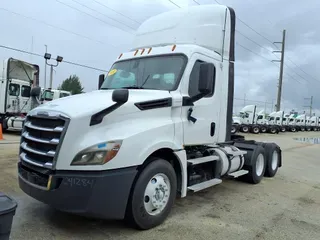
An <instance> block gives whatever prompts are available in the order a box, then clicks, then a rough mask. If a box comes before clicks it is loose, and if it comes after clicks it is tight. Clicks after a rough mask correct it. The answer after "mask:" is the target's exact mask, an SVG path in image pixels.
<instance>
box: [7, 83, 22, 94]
mask: <svg viewBox="0 0 320 240" xmlns="http://www.w3.org/2000/svg"><path fill="white" fill-rule="evenodd" d="M9 95H10V96H19V95H20V85H19V84H15V83H10V85H9Z"/></svg>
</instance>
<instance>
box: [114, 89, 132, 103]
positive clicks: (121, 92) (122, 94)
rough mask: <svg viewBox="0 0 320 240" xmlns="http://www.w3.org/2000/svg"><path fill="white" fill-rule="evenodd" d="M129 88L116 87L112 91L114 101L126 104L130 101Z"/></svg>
mask: <svg viewBox="0 0 320 240" xmlns="http://www.w3.org/2000/svg"><path fill="white" fill-rule="evenodd" d="M128 98H129V90H128V89H115V90H113V92H112V101H114V102H116V103H120V104H124V103H126V102H127V101H128Z"/></svg>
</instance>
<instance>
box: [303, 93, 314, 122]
mask: <svg viewBox="0 0 320 240" xmlns="http://www.w3.org/2000/svg"><path fill="white" fill-rule="evenodd" d="M304 99H305V100H310V105H309V106H304V107H307V108H309V109H310V112H309V114H310V117H311V116H312V104H313V96H311V98H304Z"/></svg>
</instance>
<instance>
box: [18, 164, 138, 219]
mask: <svg viewBox="0 0 320 240" xmlns="http://www.w3.org/2000/svg"><path fill="white" fill-rule="evenodd" d="M18 170H19V186H20V188H21V189H22V190H23V191H24V192H25V193H26V194H28V195H29V196H31V197H33V198H35V199H37V200H39V201H41V202H43V203H46V204H48V205H51V206H52V207H54V208H56V209H58V210H61V211H64V212H69V213H74V214H79V215H83V216H89V217H95V218H103V219H123V218H124V216H125V211H126V207H127V202H128V198H129V195H130V191H131V187H132V184H133V181H134V179H135V176H136V174H137V168H136V167H133V168H123V169H117V170H108V171H100V172H93V171H90V172H89V171H55V172H48V171H47V170H43V169H35V168H34V167H31V166H28V165H25V164H24V163H23V164H22V163H21V162H19V163H18Z"/></svg>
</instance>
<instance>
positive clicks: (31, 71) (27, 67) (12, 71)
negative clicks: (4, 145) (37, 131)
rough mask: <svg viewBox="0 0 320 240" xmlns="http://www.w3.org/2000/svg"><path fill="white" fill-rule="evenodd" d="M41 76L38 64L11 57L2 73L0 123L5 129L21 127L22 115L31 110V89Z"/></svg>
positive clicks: (6, 61)
mask: <svg viewBox="0 0 320 240" xmlns="http://www.w3.org/2000/svg"><path fill="white" fill-rule="evenodd" d="M38 76H39V67H38V66H37V65H34V64H31V63H27V62H24V61H22V60H18V59H14V58H9V59H6V60H4V61H3V68H2V73H1V74H0V77H1V79H0V124H1V125H2V128H3V129H4V130H6V129H8V128H9V129H16V128H19V126H20V128H21V126H22V121H21V116H22V115H26V114H27V113H28V112H29V111H30V110H31V101H30V91H31V87H32V86H33V85H35V84H36V82H37V80H38Z"/></svg>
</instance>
